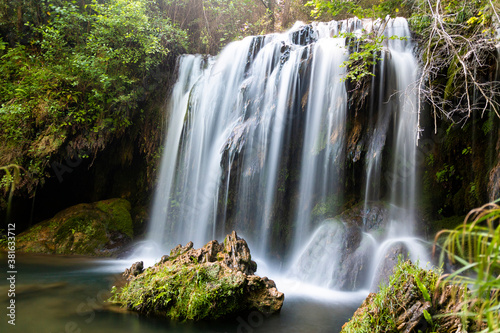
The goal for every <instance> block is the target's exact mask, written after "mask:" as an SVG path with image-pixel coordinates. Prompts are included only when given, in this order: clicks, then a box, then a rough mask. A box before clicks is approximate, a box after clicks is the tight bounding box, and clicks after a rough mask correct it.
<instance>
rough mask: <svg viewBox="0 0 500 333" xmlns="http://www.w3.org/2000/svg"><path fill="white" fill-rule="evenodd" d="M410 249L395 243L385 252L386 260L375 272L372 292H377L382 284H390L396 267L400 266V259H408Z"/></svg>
mask: <svg viewBox="0 0 500 333" xmlns="http://www.w3.org/2000/svg"><path fill="white" fill-rule="evenodd" d="M408 252H409V250H408V248H407V247H406V246H405V245H404V244H403V243H395V244H393V245H391V246H390V247H389V249H387V251H386V252H385V255H384V256H385V257H384V260H382V262H381V263H380V264H379V266H378V267H377V270H376V271H375V278H374V280H373V283H372V286H371V287H370V291H372V292H377V291H379V289H380V285H381V284H386V285H387V284H388V283H389V278H390V277H391V274H392V271H393V270H394V267H396V265H397V264H398V260H399V257H401V258H403V259H407V257H408Z"/></svg>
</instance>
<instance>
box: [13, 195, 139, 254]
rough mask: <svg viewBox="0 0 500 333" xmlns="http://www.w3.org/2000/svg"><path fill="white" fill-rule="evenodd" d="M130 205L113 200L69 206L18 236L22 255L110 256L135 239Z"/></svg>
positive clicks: (121, 200)
mask: <svg viewBox="0 0 500 333" xmlns="http://www.w3.org/2000/svg"><path fill="white" fill-rule="evenodd" d="M130 209H131V207H130V203H129V202H128V201H127V200H125V199H109V200H103V201H98V202H95V203H90V204H79V205H76V206H72V207H69V208H67V209H65V210H63V211H61V212H59V213H57V214H56V215H55V216H54V217H53V218H51V219H49V220H46V221H43V222H40V223H38V224H36V225H35V226H33V227H32V228H30V229H28V230H27V231H25V232H23V233H21V234H19V235H18V237H17V240H16V247H17V250H18V251H19V252H31V253H50V254H65V255H68V254H78V255H91V256H110V255H113V254H115V253H117V252H118V251H119V250H120V248H121V247H122V246H123V245H125V244H126V243H128V242H129V241H130V240H131V239H132V237H133V225H132V218H131V216H130Z"/></svg>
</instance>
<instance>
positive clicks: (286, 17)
mask: <svg viewBox="0 0 500 333" xmlns="http://www.w3.org/2000/svg"><path fill="white" fill-rule="evenodd" d="M291 3H292V0H285V5H284V7H283V16H282V19H281V28H283V29H286V28H288V25H289V24H290V5H291Z"/></svg>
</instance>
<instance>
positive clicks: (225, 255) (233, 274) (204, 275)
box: [111, 231, 284, 320]
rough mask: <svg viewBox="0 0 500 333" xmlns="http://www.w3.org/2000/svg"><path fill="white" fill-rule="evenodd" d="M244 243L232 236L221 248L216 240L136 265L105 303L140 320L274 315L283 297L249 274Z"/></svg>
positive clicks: (252, 268) (263, 279) (252, 269)
mask: <svg viewBox="0 0 500 333" xmlns="http://www.w3.org/2000/svg"><path fill="white" fill-rule="evenodd" d="M256 270H257V264H256V263H255V261H253V260H252V258H251V255H250V250H249V248H248V245H247V243H246V241H245V240H243V239H241V238H239V237H238V236H237V234H236V232H235V231H233V232H232V234H230V235H228V236H227V237H226V238H225V239H224V242H223V243H222V244H220V243H219V242H217V241H216V240H212V241H210V242H208V243H207V244H206V245H205V246H204V247H202V248H199V249H194V248H193V243H192V242H189V243H188V244H187V245H186V246H181V245H178V246H177V247H175V248H174V249H172V251H171V252H170V255H168V256H163V257H162V259H161V260H160V261H159V262H158V263H157V264H155V265H153V266H151V267H148V268H146V269H145V270H143V271H142V262H139V263H135V264H134V265H132V267H131V268H130V269H127V270H126V271H125V273H124V276H125V277H126V279H128V282H127V283H126V284H125V285H124V286H123V287H121V288H120V289H117V288H116V287H113V290H112V292H113V296H112V298H111V302H113V303H116V304H121V305H122V306H125V307H127V308H128V309H129V310H133V311H137V312H139V313H141V314H144V315H152V316H159V317H167V318H170V319H173V320H205V319H207V320H215V319H219V318H227V317H234V316H237V315H239V314H243V313H246V312H250V311H255V310H257V311H260V312H262V313H264V314H266V315H267V314H272V313H275V312H279V311H280V310H281V307H282V305H283V300H284V294H283V293H281V292H279V291H278V290H277V288H276V284H275V283H274V281H272V280H269V279H268V278H267V277H259V276H257V275H255V274H254V273H255V271H256Z"/></svg>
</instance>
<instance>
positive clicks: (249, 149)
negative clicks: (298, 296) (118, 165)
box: [147, 18, 418, 290]
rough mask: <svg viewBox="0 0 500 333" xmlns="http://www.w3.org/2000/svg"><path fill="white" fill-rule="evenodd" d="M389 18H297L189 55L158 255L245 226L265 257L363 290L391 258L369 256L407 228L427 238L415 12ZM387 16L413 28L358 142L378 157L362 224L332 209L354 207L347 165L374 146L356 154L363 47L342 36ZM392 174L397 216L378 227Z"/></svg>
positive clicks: (329, 283)
mask: <svg viewBox="0 0 500 333" xmlns="http://www.w3.org/2000/svg"><path fill="white" fill-rule="evenodd" d="M381 23H382V21H375V22H372V21H370V20H358V19H349V20H346V21H340V22H335V21H332V22H329V23H319V24H312V25H304V24H303V23H300V22H297V23H296V24H295V25H294V27H293V28H292V29H291V30H289V31H287V32H285V33H281V34H271V35H266V36H255V37H247V38H245V39H243V40H241V41H237V42H233V43H231V44H229V45H228V46H227V47H226V48H225V49H224V50H223V51H222V52H221V53H220V54H219V55H218V56H217V57H202V56H193V55H185V56H182V57H181V58H180V60H179V64H178V66H179V77H178V80H177V83H176V84H175V86H174V88H173V92H172V96H171V98H170V102H169V105H168V115H169V116H168V120H167V132H166V137H165V143H164V150H163V155H162V162H161V170H160V178H159V183H158V187H157V190H156V194H155V198H154V203H153V207H152V212H151V221H150V224H149V229H148V234H147V239H148V241H149V243H150V244H156V249H157V250H156V251H155V252H154V253H153V254H152V255H153V256H155V257H159V256H160V255H161V254H163V253H164V252H165V251H166V250H167V249H169V248H171V247H173V246H175V245H176V244H178V243H181V244H186V243H187V242H188V241H193V242H194V244H195V246H202V245H203V244H204V243H205V242H207V241H209V240H211V239H221V238H222V237H223V236H224V235H225V234H227V233H228V232H230V231H231V230H233V229H234V230H237V232H238V233H239V235H240V236H243V237H244V238H245V239H246V240H247V242H248V243H249V245H250V247H251V249H252V254H253V255H254V256H258V257H260V258H264V260H266V261H267V262H277V263H278V262H279V263H280V264H283V263H285V265H286V264H287V263H288V264H290V267H291V268H290V269H289V270H288V271H287V274H288V275H289V276H292V277H295V278H297V279H300V280H303V281H307V282H310V283H314V284H316V285H321V286H325V287H330V288H336V289H346V290H355V289H359V288H364V287H367V286H368V285H369V284H370V283H374V282H370V275H373V274H375V273H374V272H375V271H376V269H377V266H379V265H378V264H374V265H372V267H371V271H369V268H370V267H369V266H370V265H369V264H367V262H368V263H369V262H377V261H378V259H377V258H381V257H383V256H384V253H383V252H384V250H383V249H385V248H387V246H390V244H394V243H397V242H398V241H397V240H398V239H399V242H403V243H404V244H407V245H408V244H409V245H408V246H406V248H412V249H413V248H415V247H414V246H413V243H411V242H412V241H411V240H412V239H413V238H412V237H413V236H412V235H413V225H414V223H415V218H414V210H415V207H414V203H415V195H416V191H417V188H416V169H415V168H416V144H417V135H418V123H417V119H418V117H417V110H416V94H415V92H414V91H412V90H411V84H412V83H413V82H414V81H416V76H417V75H418V66H417V62H416V60H415V58H414V56H413V54H412V47H413V43H412V42H411V40H410V33H409V31H408V25H407V23H406V20H404V19H399V18H398V19H390V20H389V21H388V22H387V25H386V26H385V25H383V24H381ZM381 27H385V32H384V33H385V34H386V35H387V36H393V35H396V36H401V37H405V38H406V40H398V39H395V40H389V41H388V42H387V43H386V45H385V48H384V51H383V52H382V56H381V58H382V60H381V61H380V63H379V65H378V69H377V73H378V75H377V76H375V77H374V78H373V82H372V87H373V88H372V96H370V107H369V110H370V111H369V112H370V115H369V120H368V127H367V129H366V132H367V133H368V135H366V136H363V139H362V140H361V141H362V144H363V145H364V147H365V148H360V147H362V146H360V145H361V144H358V146H359V147H358V148H357V149H358V150H359V152H358V155H361V154H363V156H364V160H363V161H364V163H365V174H364V176H365V178H366V182H365V183H364V186H362V190H364V196H365V200H364V202H365V204H364V208H363V211H364V212H365V213H363V214H364V215H363V222H362V223H361V224H356V225H354V224H352V223H351V224H350V223H347V222H346V221H345V220H342V219H341V218H337V219H332V217H334V216H335V215H337V214H340V213H341V212H342V211H341V208H342V207H343V204H344V192H345V191H346V188H345V184H346V179H347V178H348V177H349V176H348V175H346V170H347V167H346V165H347V164H349V163H351V164H352V163H354V162H356V161H357V160H359V158H360V157H359V156H358V157H357V158H356V159H355V160H353V159H352V157H348V142H347V141H348V135H349V131H350V130H351V129H350V126H352V117H353V115H350V114H349V111H348V110H350V109H349V92H348V89H347V84H346V82H345V81H344V80H343V78H344V77H345V74H346V69H345V67H344V66H342V64H343V62H344V61H346V60H347V59H348V52H349V51H348V47H347V46H346V40H345V39H344V38H339V37H337V36H338V35H339V33H342V32H354V33H356V34H358V35H359V34H361V33H363V30H364V31H371V30H372V29H381ZM349 119H351V120H349ZM391 124H392V125H393V130H392V132H391V130H390V125H391ZM389 138H391V139H392V140H391V141H390V140H389ZM390 145H392V147H391V148H390V149H391V150H392V152H393V154H392V161H391V163H389V162H385V165H390V167H389V168H388V170H386V172H385V173H384V170H383V165H384V163H383V159H384V158H387V157H386V155H387V154H386V153H384V151H386V146H390ZM363 149H364V151H363V152H361V151H362V150H363ZM350 177H352V175H350ZM384 181H385V183H386V184H387V185H385V187H386V188H387V189H388V190H387V191H386V192H387V193H385V200H386V201H388V202H389V209H388V211H389V212H388V218H387V220H389V223H388V226H389V227H388V228H387V232H385V233H383V235H380V232H379V234H377V235H375V233H374V231H373V230H372V227H371V225H372V224H373V220H374V219H376V218H374V217H373V216H372V215H373V214H375V213H374V212H377V211H378V210H377V209H379V208H377V207H378V206H377V207H375V206H373V207H372V205H371V204H370V202H376V201H380V200H383V199H384V198H383V197H382V192H381V191H380V188H382V187H383V186H382V182H384ZM366 212H371V213H366ZM370 214H372V215H370ZM381 215H382V213H381ZM325 217H328V218H329V219H327V220H325V221H322V220H321V219H324V218H325ZM374 235H375V236H374ZM410 243H411V244H410ZM387 244H389V245H387ZM354 245H355V246H354ZM410 245H411V246H410ZM377 251H378V252H377ZM376 253H379V254H376ZM380 253H381V254H380ZM351 269H352V270H353V272H354V273H352V274H351V273H350V272H349V270H351ZM353 274H354V275H353Z"/></svg>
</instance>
